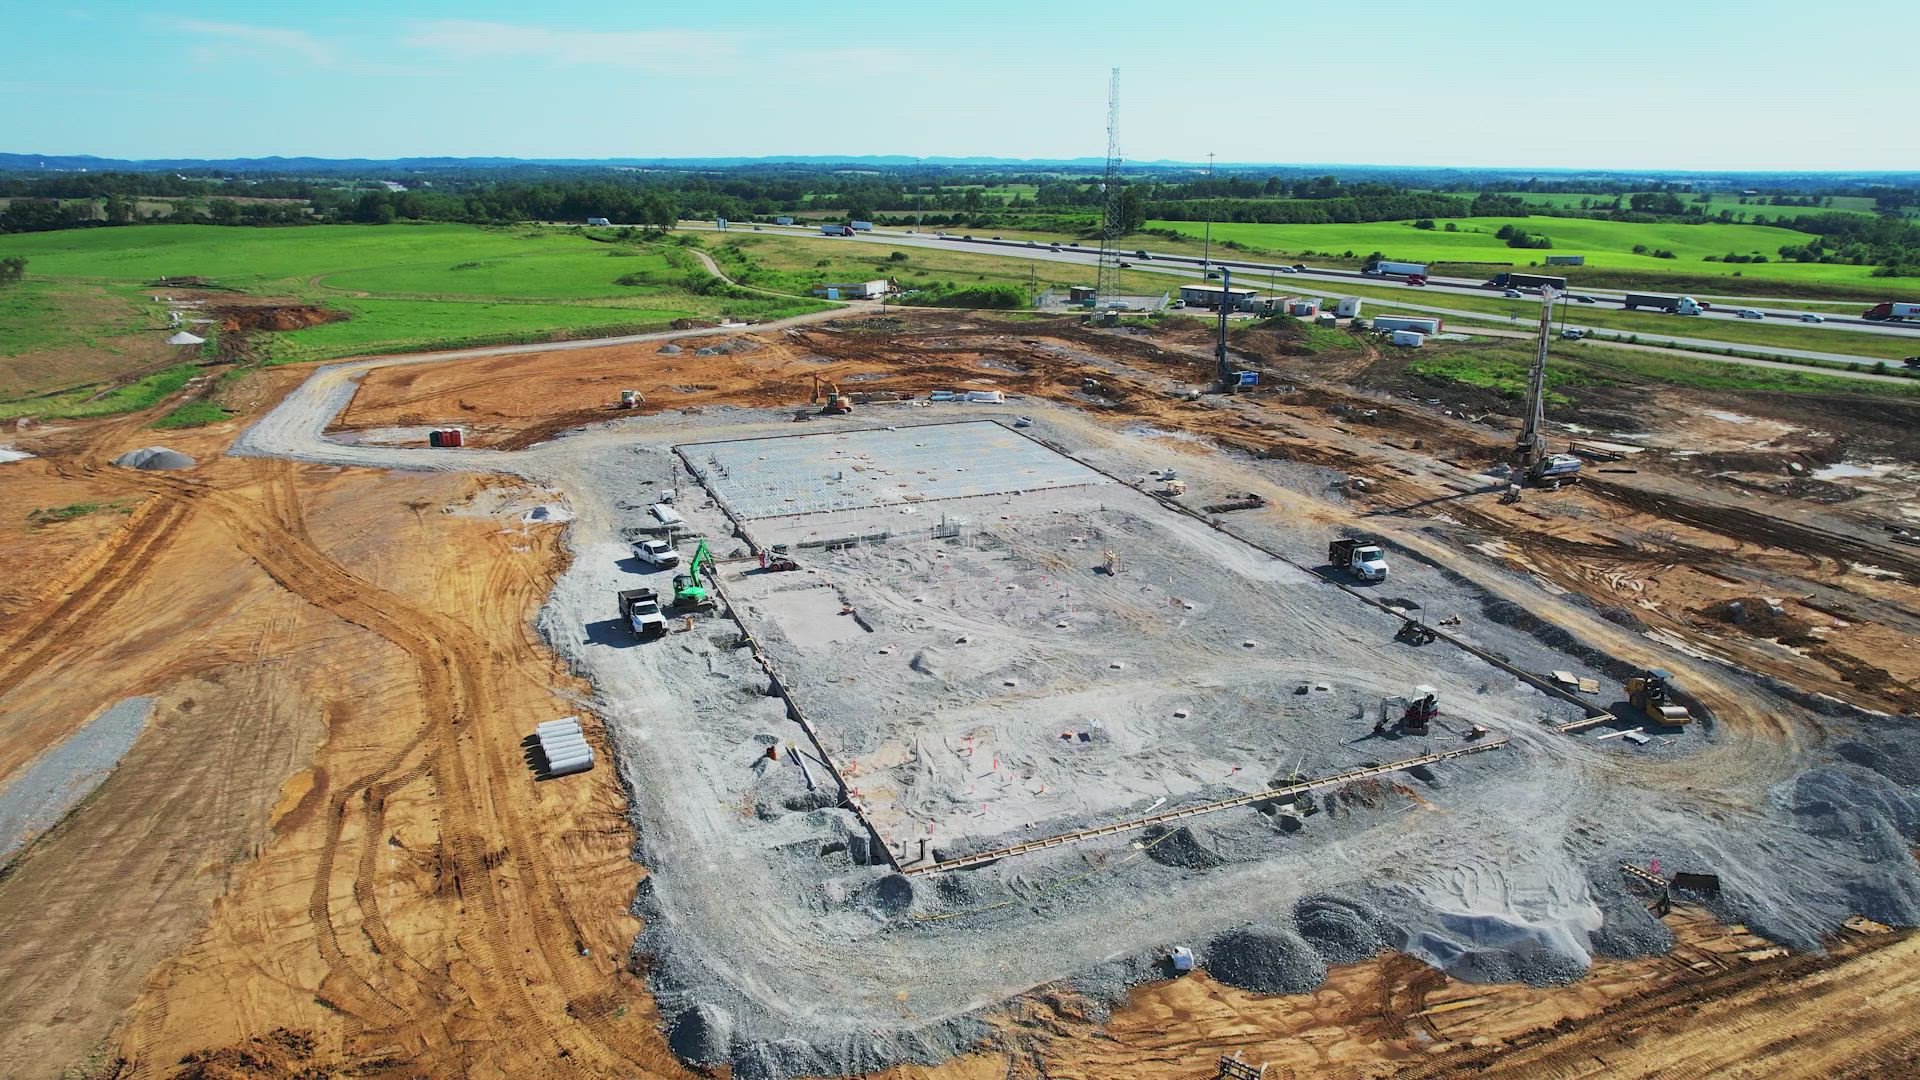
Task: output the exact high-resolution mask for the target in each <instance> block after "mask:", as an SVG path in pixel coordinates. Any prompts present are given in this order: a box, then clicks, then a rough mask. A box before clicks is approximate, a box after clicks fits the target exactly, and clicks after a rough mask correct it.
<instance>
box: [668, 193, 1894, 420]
mask: <svg viewBox="0 0 1920 1080" xmlns="http://www.w3.org/2000/svg"><path fill="white" fill-rule="evenodd" d="M679 228H681V229H687V230H693V231H708V232H713V231H720V230H717V229H716V228H715V226H714V225H713V224H712V223H711V222H698V221H683V222H681V223H680V225H679ZM752 229H753V226H752V225H744V226H742V225H730V226H729V227H728V228H727V229H726V230H725V231H727V232H751V231H752ZM760 229H761V231H762V232H773V233H777V234H779V235H783V236H804V237H812V238H814V239H817V240H820V241H822V242H824V243H838V244H882V245H885V246H888V247H921V248H945V249H953V248H956V247H975V248H978V247H986V248H990V249H992V253H993V254H997V255H1004V256H1007V257H1011V258H1025V259H1035V260H1039V261H1044V262H1055V263H1067V264H1072V265H1076V266H1086V267H1092V266H1094V265H1096V264H1097V263H1098V262H1099V258H1100V255H1099V252H1098V251H1097V250H1096V249H1093V248H1088V247H1074V246H1071V245H1069V244H1065V243H1062V244H1060V245H1058V248H1057V249H1056V248H1055V246H1054V245H1050V244H1045V243H1041V242H1038V241H1036V242H1034V243H1033V244H1031V245H1029V244H1028V243H1027V242H1026V241H1024V240H994V239H992V238H991V237H976V238H975V239H973V240H971V241H969V240H967V239H965V238H964V235H960V234H955V235H951V236H944V237H943V236H941V235H939V234H938V233H924V232H904V231H895V230H890V229H875V230H874V231H872V232H859V233H855V234H854V235H852V236H850V237H849V236H825V235H822V234H821V233H820V231H819V229H818V228H817V227H814V226H807V227H805V228H802V227H801V226H798V225H791V226H782V225H762V226H760ZM1138 250H1140V249H1131V250H1130V251H1129V252H1128V253H1127V257H1126V258H1125V259H1124V260H1123V261H1125V262H1127V263H1129V264H1130V266H1129V269H1132V270H1135V271H1141V272H1146V273H1156V274H1164V275H1167V276H1168V277H1172V278H1179V279H1185V280H1188V281H1194V280H1200V279H1201V278H1202V277H1203V276H1204V271H1203V269H1202V268H1201V266H1200V262H1201V261H1200V259H1198V258H1197V257H1193V256H1186V255H1155V254H1153V252H1151V251H1149V252H1148V256H1149V258H1146V259H1142V258H1140V257H1139V256H1138V254H1137V251H1138ZM1212 262H1213V265H1215V266H1223V265H1224V266H1227V267H1229V268H1230V269H1231V270H1233V271H1234V272H1235V273H1236V274H1240V273H1245V274H1247V275H1248V277H1247V278H1246V279H1245V280H1246V281H1247V282H1249V283H1251V282H1253V281H1254V280H1255V276H1256V275H1257V277H1258V280H1259V281H1261V282H1265V281H1267V280H1268V275H1269V274H1273V275H1274V278H1275V280H1283V281H1287V282H1293V283H1296V284H1303V285H1304V284H1308V283H1318V284H1323V285H1329V286H1335V288H1329V289H1327V290H1325V291H1326V292H1328V293H1329V294H1336V293H1337V291H1338V289H1337V287H1338V286H1340V285H1367V286H1369V287H1374V288H1386V287H1391V286H1392V285H1393V284H1394V279H1391V278H1377V277H1371V276H1368V275H1365V274H1362V273H1360V272H1359V271H1355V270H1334V269H1325V268H1323V269H1318V270H1316V269H1311V268H1309V269H1308V270H1306V271H1294V272H1292V273H1287V274H1281V273H1280V272H1279V264H1271V263H1255V262H1247V261H1243V260H1240V259H1234V260H1225V259H1214V260H1212ZM1088 280H1089V281H1091V280H1092V279H1091V277H1089V279H1088ZM1402 287H1403V288H1405V290H1406V292H1407V297H1406V298H1405V299H1401V298H1398V297H1396V298H1393V299H1391V300H1382V299H1378V298H1375V297H1367V298H1365V299H1366V302H1367V303H1371V304H1387V305H1391V306H1393V307H1396V308H1405V309H1406V310H1408V311H1417V312H1420V313H1423V314H1431V315H1440V316H1443V317H1446V318H1451V319H1458V320H1465V321H1468V322H1472V323H1476V325H1472V326H1469V327H1461V328H1460V329H1461V330H1462V331H1464V332H1477V333H1487V334H1489V335H1490V336H1496V337H1504V336H1507V334H1502V333H1499V332H1497V331H1495V330H1493V329H1492V328H1491V327H1488V326H1485V325H1478V324H1485V323H1492V324H1494V326H1498V325H1499V323H1500V320H1502V319H1503V318H1505V316H1502V315H1496V314H1490V313H1487V312H1484V311H1464V310H1460V309H1457V308H1449V307H1445V306H1442V305H1441V304H1435V303H1432V302H1431V301H1432V300H1433V299H1436V298H1439V297H1444V296H1447V295H1460V296H1482V297H1484V296H1487V295H1490V294H1492V293H1493V290H1491V289H1488V288H1485V287H1484V286H1481V285H1478V284H1466V283H1463V282H1458V281H1455V282H1453V283H1451V284H1447V283H1443V284H1430V285H1427V286H1425V287H1424V288H1422V287H1414V286H1402ZM1586 295H1589V296H1593V297H1594V298H1595V299H1601V298H1602V297H1603V295H1604V294H1601V293H1587V294H1586ZM1616 302H1617V301H1616ZM1515 303H1516V304H1518V303H1519V301H1515ZM1588 307H1589V305H1585V304H1578V303H1569V306H1568V309H1567V310H1568V313H1569V314H1568V318H1569V319H1570V320H1577V318H1578V313H1579V312H1580V311H1581V310H1583V309H1586V308H1588ZM1597 310H1618V309H1617V308H1611V307H1608V308H1598V309H1597ZM1514 315H1515V318H1514V323H1513V325H1514V326H1524V325H1527V324H1528V323H1530V322H1531V321H1532V318H1529V316H1528V314H1527V312H1526V309H1524V308H1517V309H1516V311H1515V313H1514ZM1721 317H1723V318H1732V317H1733V316H1732V315H1730V314H1729V315H1723V316H1721ZM1533 318H1537V316H1534V317H1533ZM1649 319H1650V321H1652V316H1651V315H1650V316H1649ZM1668 319H1671V320H1674V321H1676V322H1678V323H1679V325H1682V326H1686V327H1689V328H1691V327H1693V326H1696V325H1701V324H1703V323H1707V322H1708V321H1709V319H1708V317H1700V316H1683V315H1671V316H1663V317H1661V320H1660V321H1661V322H1664V321H1665V320H1668ZM1696 319H1699V320H1700V321H1699V322H1698V323H1697V322H1696V321H1695V320H1696ZM1795 325H1796V326H1798V325H1801V324H1799V323H1795ZM1806 325H1807V326H1808V327H1809V328H1815V327H1817V326H1820V325H1825V326H1829V327H1831V325H1832V323H1831V321H1830V322H1829V323H1826V324H1806ZM1869 327H1870V328H1873V329H1876V330H1880V329H1886V328H1884V327H1882V326H1881V325H1880V324H1873V323H1867V324H1863V325H1862V327H1859V328H1857V329H1861V328H1869ZM1891 332H1893V333H1907V334H1911V335H1913V337H1914V347H1915V349H1916V351H1920V333H1916V332H1915V330H1904V331H1902V330H1892V331H1891ZM1524 336H1528V337H1531V336H1532V335H1531V333H1529V334H1526V335H1524ZM1629 336H1636V337H1639V338H1640V339H1641V341H1640V343H1639V345H1638V347H1639V348H1641V349H1642V350H1643V351H1651V352H1666V353H1672V354H1674V355H1679V356H1687V357H1692V358H1694V359H1701V360H1714V361H1717V362H1721V363H1733V364H1741V365H1743V366H1747V367H1764V368H1776V369H1782V370H1791V371H1806V372H1810V373H1816V374H1821V375H1831V376H1834V377H1835V378H1843V379H1847V378H1851V379H1858V380H1860V381H1863V382H1889V383H1900V384H1911V383H1912V382H1913V380H1911V379H1908V378H1906V377H1904V376H1901V375H1882V374H1878V373H1875V372H1871V371H1849V370H1847V369H1845V368H1829V367H1809V366H1808V365H1804V364H1795V363H1793V362H1792V361H1795V360H1815V361H1824V362H1826V363H1838V364H1876V363H1881V362H1883V361H1882V360H1881V358H1879V357H1865V356H1857V355H1853V354H1849V353H1840V352H1825V351H1822V350H1817V349H1800V348H1793V347H1790V346H1782V345H1758V344H1747V343H1743V342H1736V341H1718V340H1714V339H1712V338H1704V337H1695V336H1690V335H1681V334H1666V333H1663V332H1662V328H1661V326H1660V325H1659V324H1658V323H1655V324H1654V325H1652V326H1649V327H1648V328H1647V329H1645V330H1634V331H1618V330H1607V329H1597V330H1594V331H1593V332H1592V334H1591V337H1592V338H1594V339H1596V340H1602V341H1606V342H1608V343H1609V344H1612V345H1618V346H1620V347H1623V348H1632V347H1635V346H1634V345H1633V344H1632V343H1629V342H1627V341H1626V340H1625V339H1626V338H1627V337H1629ZM1650 337H1651V338H1657V339H1658V340H1655V341H1649V340H1647V339H1648V338H1650ZM1834 344H1835V345H1836V346H1843V345H1844V342H1843V341H1841V340H1838V339H1836V340H1835V342H1834ZM1663 346H1671V347H1670V348H1667V347H1663ZM1689 348H1691V349H1698V350H1711V351H1701V352H1689V351H1686V350H1687V349H1689ZM1726 349H1734V350H1737V351H1739V352H1743V353H1748V354H1761V355H1762V356H1764V357H1777V358H1779V359H1777V360H1768V359H1763V358H1761V357H1760V356H1751V355H1750V356H1728V355H1726V354H1725V352H1724V351H1723V350H1726Z"/></svg>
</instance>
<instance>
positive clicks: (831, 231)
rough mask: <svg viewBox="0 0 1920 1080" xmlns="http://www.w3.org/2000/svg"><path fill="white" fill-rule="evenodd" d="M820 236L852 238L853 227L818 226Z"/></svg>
mask: <svg viewBox="0 0 1920 1080" xmlns="http://www.w3.org/2000/svg"><path fill="white" fill-rule="evenodd" d="M820 235H821V236H852V235H853V226H851V225H822V226H820Z"/></svg>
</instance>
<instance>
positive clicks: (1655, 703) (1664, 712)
mask: <svg viewBox="0 0 1920 1080" xmlns="http://www.w3.org/2000/svg"><path fill="white" fill-rule="evenodd" d="M1672 678H1673V676H1672V675H1669V674H1667V673H1666V672H1664V671H1662V670H1660V669H1659V668H1648V669H1646V670H1645V671H1642V672H1641V673H1640V674H1638V675H1635V676H1634V677H1633V678H1631V679H1628V680H1627V703H1628V704H1630V705H1632V706H1633V707H1634V708H1636V709H1639V710H1640V711H1641V712H1643V713H1645V714H1646V716H1647V719H1649V720H1658V721H1660V722H1661V723H1663V724H1673V725H1679V724H1691V723H1693V714H1692V713H1690V712H1688V711H1687V707H1686V706H1685V705H1681V704H1678V703H1677V702H1675V701H1674V700H1673V687H1672V686H1671V685H1669V680H1671V679H1672Z"/></svg>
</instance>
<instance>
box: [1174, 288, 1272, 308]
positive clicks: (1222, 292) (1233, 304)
mask: <svg viewBox="0 0 1920 1080" xmlns="http://www.w3.org/2000/svg"><path fill="white" fill-rule="evenodd" d="M1257 295H1259V290H1257V289H1235V288H1230V287H1228V286H1225V285H1182V286H1180V299H1181V301H1182V302H1183V303H1185V304H1186V305H1187V306H1188V307H1203V308H1217V307H1219V306H1220V305H1221V299H1222V297H1224V298H1225V301H1226V306H1227V310H1228V311H1245V310H1247V309H1249V308H1251V307H1252V306H1253V298H1254V297H1255V296H1257Z"/></svg>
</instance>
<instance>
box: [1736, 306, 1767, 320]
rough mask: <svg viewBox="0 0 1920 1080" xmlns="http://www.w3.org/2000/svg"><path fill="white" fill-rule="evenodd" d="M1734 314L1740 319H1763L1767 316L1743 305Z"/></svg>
mask: <svg viewBox="0 0 1920 1080" xmlns="http://www.w3.org/2000/svg"><path fill="white" fill-rule="evenodd" d="M1734 314H1735V315H1737V316H1739V317H1740V318H1742V319H1764V318H1766V317H1767V316H1766V314H1765V313H1764V312H1759V311H1755V310H1753V309H1752V308H1750V307H1743V308H1741V309H1740V310H1739V311H1736V312H1734Z"/></svg>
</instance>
